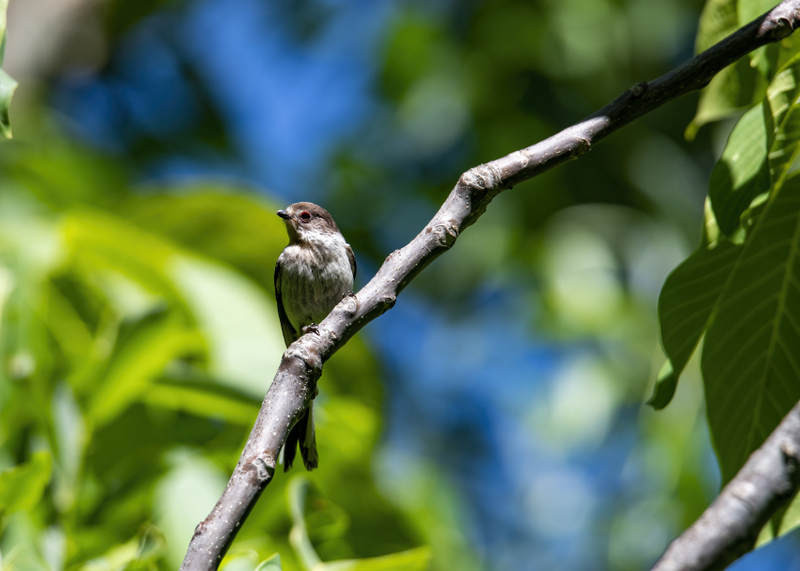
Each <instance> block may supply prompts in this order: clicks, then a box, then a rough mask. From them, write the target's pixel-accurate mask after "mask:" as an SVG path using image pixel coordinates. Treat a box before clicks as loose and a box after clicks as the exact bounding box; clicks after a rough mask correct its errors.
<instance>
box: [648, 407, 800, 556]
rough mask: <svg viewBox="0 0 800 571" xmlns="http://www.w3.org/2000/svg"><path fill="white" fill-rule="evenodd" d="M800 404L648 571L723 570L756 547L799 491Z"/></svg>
mask: <svg viewBox="0 0 800 571" xmlns="http://www.w3.org/2000/svg"><path fill="white" fill-rule="evenodd" d="M798 466H800V403H798V404H796V405H795V406H794V408H792V410H790V411H789V414H787V415H786V416H785V417H784V419H783V420H782V421H781V423H780V424H779V425H778V427H777V428H776V429H775V430H774V431H773V432H772V434H771V435H770V437H769V438H767V440H766V441H765V442H764V444H762V445H761V447H760V448H759V449H758V450H756V451H755V452H753V454H752V455H751V456H750V459H749V460H748V461H747V462H746V463H745V465H744V466H743V467H742V469H741V470H739V472H738V473H737V474H736V476H735V477H734V478H733V480H731V481H730V483H728V485H727V486H725V488H724V489H723V490H722V492H720V494H719V496H718V497H717V499H716V500H714V503H713V504H711V506H709V508H708V509H707V510H706V511H704V512H703V515H701V516H700V518H699V519H698V520H697V521H696V522H694V524H692V526H691V527H690V528H689V529H687V530H686V531H685V532H684V533H683V534H681V536H680V537H678V538H677V539H676V540H675V541H673V542H672V543H671V544H670V546H669V547H668V548H667V550H666V551H665V552H664V555H662V556H661V559H659V560H658V562H657V563H656V565H655V567H653V569H652V571H713V570H718V569H724V568H725V567H727V566H728V565H730V564H731V563H732V562H733V561H734V560H736V559H737V558H739V557H741V556H742V555H744V554H745V553H747V552H748V551H750V550H751V549H753V547H754V546H755V543H756V540H757V539H758V534H759V533H760V532H761V528H763V527H764V525H765V524H766V523H767V522H768V521H769V520H770V518H771V517H772V516H773V514H775V512H776V511H777V510H778V508H779V507H781V506H783V505H785V504H786V503H787V502H788V501H789V500H791V499H792V498H793V497H794V495H795V494H796V493H797V490H798V487H800V470H799V469H798Z"/></svg>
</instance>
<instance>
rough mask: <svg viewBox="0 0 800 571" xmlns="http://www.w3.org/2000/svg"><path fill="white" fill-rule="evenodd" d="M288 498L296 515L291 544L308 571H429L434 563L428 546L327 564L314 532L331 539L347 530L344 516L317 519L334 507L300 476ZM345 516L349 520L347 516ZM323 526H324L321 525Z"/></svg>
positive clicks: (293, 481) (293, 513)
mask: <svg viewBox="0 0 800 571" xmlns="http://www.w3.org/2000/svg"><path fill="white" fill-rule="evenodd" d="M312 494H313V495H314V496H315V497H314V498H313V501H307V500H308V497H309V496H310V495H312ZM287 495H288V499H289V511H290V514H291V516H292V530H291V532H290V534H289V542H290V543H291V544H292V547H293V548H294V550H295V552H296V553H297V556H298V559H299V560H300V561H301V563H302V565H303V567H304V568H305V569H309V570H312V569H313V570H314V571H421V570H423V569H427V567H428V564H429V562H430V549H428V548H427V547H419V548H416V549H410V550H408V551H402V552H399V553H392V554H390V555H384V556H382V557H370V558H365V559H347V560H340V561H330V562H323V561H322V560H321V559H320V558H319V555H317V552H316V550H315V549H314V546H313V544H312V542H311V536H310V533H312V532H313V533H315V535H320V538H319V539H327V538H329V537H331V535H332V534H333V535H339V534H341V533H342V531H343V529H342V527H341V524H342V522H341V521H338V520H339V519H340V516H337V515H336V514H334V515H333V518H330V517H327V518H322V519H320V518H319V517H317V516H319V515H320V513H322V512H331V511H332V506H331V504H330V502H326V501H325V500H324V498H322V497H321V496H320V495H319V493H318V492H316V491H315V490H314V489H313V488H312V487H311V483H310V481H309V480H308V478H307V477H305V476H296V477H295V478H293V479H292V480H291V481H290V482H289V486H288V488H287ZM307 503H308V504H311V505H313V506H314V507H313V509H311V510H310V513H307V509H306V504H307ZM334 508H335V507H334ZM335 510H338V508H335ZM339 511H341V510H339ZM344 516H345V517H346V514H344ZM309 521H311V523H309ZM321 523H322V525H320V524H321ZM331 526H333V527H334V528H335V529H333V530H332V531H327V532H326V530H330V529H331Z"/></svg>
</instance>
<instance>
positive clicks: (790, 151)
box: [764, 54, 800, 186]
mask: <svg viewBox="0 0 800 571" xmlns="http://www.w3.org/2000/svg"><path fill="white" fill-rule="evenodd" d="M798 97H800V54H798V55H796V56H795V57H793V58H792V59H791V60H789V61H788V62H787V63H786V64H785V65H784V66H783V67H782V68H781V70H780V71H779V72H778V73H777V75H776V76H775V78H774V79H773V80H772V82H771V83H770V85H769V88H768V89H767V99H766V102H765V105H766V107H765V111H766V112H765V114H764V115H765V118H766V120H767V131H768V132H772V133H774V135H773V136H772V137H771V141H770V145H769V154H768V160H769V169H770V174H771V178H772V181H773V182H772V184H773V186H780V185H781V184H782V183H783V180H784V179H785V178H786V175H787V174H788V172H789V167H790V166H791V165H792V163H793V162H794V159H795V158H796V157H797V154H798V151H800V105H797V100H798Z"/></svg>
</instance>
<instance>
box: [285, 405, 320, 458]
mask: <svg viewBox="0 0 800 571" xmlns="http://www.w3.org/2000/svg"><path fill="white" fill-rule="evenodd" d="M298 446H299V447H300V457H301V458H302V459H303V464H304V465H305V467H306V470H313V469H314V468H316V467H317V463H318V462H319V456H318V455H317V439H316V435H315V434H314V403H313V402H312V403H311V404H309V405H308V409H307V410H306V413H305V414H304V415H303V418H301V419H300V420H299V421H298V422H297V424H295V425H294V426H293V427H292V429H291V430H290V431H289V435H288V436H287V437H286V444H284V446H283V471H284V472H288V471H289V468H291V467H292V463H293V462H294V457H295V455H296V454H297V447H298Z"/></svg>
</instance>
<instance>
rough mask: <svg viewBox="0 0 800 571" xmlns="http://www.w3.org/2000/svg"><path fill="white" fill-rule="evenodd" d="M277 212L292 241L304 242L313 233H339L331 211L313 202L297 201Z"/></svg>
mask: <svg viewBox="0 0 800 571" xmlns="http://www.w3.org/2000/svg"><path fill="white" fill-rule="evenodd" d="M276 214H277V215H278V216H280V217H281V218H283V222H284V223H285V224H286V231H287V232H288V234H289V241H290V242H291V243H297V242H302V241H303V240H306V239H307V238H308V237H309V236H312V235H319V234H323V235H324V234H339V227H338V226H336V222H334V221H333V217H332V216H331V215H330V213H329V212H328V211H327V210H325V209H324V208H322V207H321V206H317V205H316V204H314V203H312V202H296V203H294V204H291V205H289V206H287V207H286V208H285V209H284V210H278V212H276Z"/></svg>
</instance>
